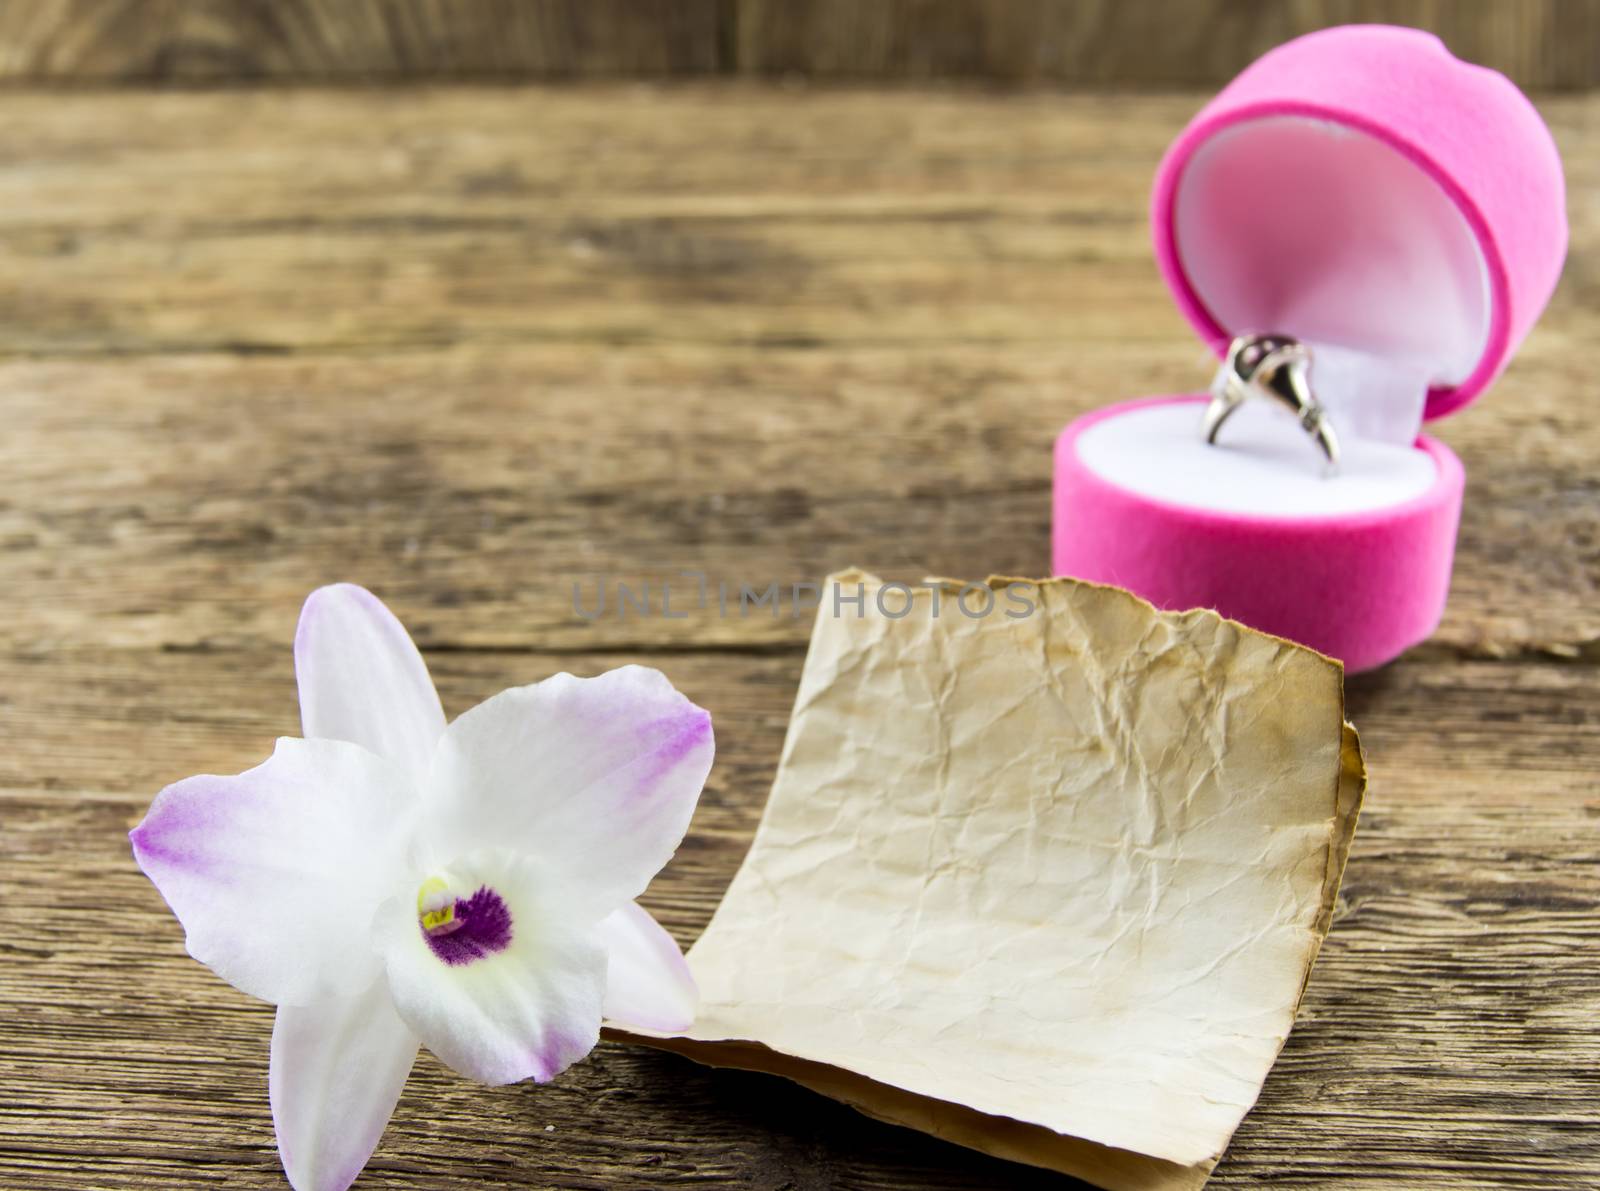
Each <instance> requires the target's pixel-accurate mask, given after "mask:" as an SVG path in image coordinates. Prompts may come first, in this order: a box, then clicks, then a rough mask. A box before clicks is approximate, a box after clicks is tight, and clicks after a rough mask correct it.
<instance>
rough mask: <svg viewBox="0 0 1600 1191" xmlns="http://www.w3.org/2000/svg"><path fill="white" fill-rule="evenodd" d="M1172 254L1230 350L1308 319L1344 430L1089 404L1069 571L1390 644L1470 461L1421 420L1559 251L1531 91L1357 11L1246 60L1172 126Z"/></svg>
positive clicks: (1444, 567) (1165, 269)
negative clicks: (1338, 458) (1324, 436)
mask: <svg viewBox="0 0 1600 1191" xmlns="http://www.w3.org/2000/svg"><path fill="white" fill-rule="evenodd" d="M1151 222H1152V231H1153V234H1154V238H1155V251H1156V259H1157V262H1158V263H1159V265H1160V268H1161V274H1162V277H1163V278H1164V279H1165V281H1166V283H1167V285H1168V286H1169V287H1170V289H1171V290H1172V292H1173V295H1174V297H1175V298H1176V300H1177V303H1178V306H1179V309H1180V310H1182V311H1183V313H1184V315H1185V316H1186V317H1187V318H1188V320H1189V322H1190V323H1191V324H1192V325H1193V326H1194V327H1195V329H1196V331H1198V332H1199V334H1200V337H1201V338H1202V339H1203V340H1204V341H1205V342H1206V343H1208V344H1209V345H1210V346H1211V347H1212V348H1213V349H1214V350H1215V351H1216V352H1217V354H1218V356H1219V357H1220V356H1222V355H1223V354H1225V353H1226V351H1227V348H1228V344H1229V342H1230V341H1231V340H1232V338H1233V337H1234V336H1236V335H1239V334H1244V333H1274V334H1287V335H1292V336H1295V337H1296V338H1298V339H1300V340H1302V341H1303V342H1305V343H1306V344H1308V345H1309V346H1310V348H1311V352H1312V365H1311V373H1310V383H1311V387H1312V390H1313V391H1314V393H1315V394H1316V395H1317V398H1318V400H1319V401H1320V402H1321V403H1322V405H1323V406H1324V407H1325V408H1326V410H1327V411H1328V415H1329V417H1330V418H1331V420H1332V422H1333V425H1334V427H1335V428H1336V430H1337V432H1338V434H1339V437H1340V442H1341V445H1342V447H1343V459H1342V462H1341V466H1340V469H1339V471H1338V473H1337V474H1334V475H1327V474H1325V472H1324V469H1323V468H1322V466H1321V462H1320V458H1319V456H1318V454H1317V451H1316V448H1315V445H1314V444H1313V443H1312V442H1311V440H1310V439H1309V438H1308V437H1306V435H1305V434H1304V432H1303V430H1302V429H1301V428H1300V427H1299V426H1298V425H1297V424H1296V422H1295V420H1294V418H1293V417H1292V416H1291V415H1289V414H1287V413H1286V412H1285V411H1282V410H1280V409H1277V408H1275V407H1273V406H1271V405H1270V404H1269V403H1265V402H1254V401H1252V402H1246V403H1245V405H1244V406H1243V407H1241V409H1240V410H1239V412H1238V414H1237V415H1235V416H1234V417H1233V418H1232V419H1231V420H1230V421H1229V422H1228V424H1227V426H1226V428H1225V429H1224V431H1223V433H1222V434H1221V435H1220V436H1219V440H1218V445H1216V446H1210V445H1207V444H1206V443H1204V442H1203V441H1202V437H1201V432H1200V417H1201V413H1202V411H1203V409H1204V405H1205V402H1206V400H1207V398H1206V396H1205V395H1203V394H1190V395H1184V396H1173V397H1157V398H1147V399H1144V400H1142V401H1135V402H1128V403H1124V404H1121V405H1116V406H1112V407H1110V408H1109V409H1104V410H1100V411H1097V412H1096V413H1093V414H1090V415H1088V416H1087V417H1084V418H1080V419H1078V420H1077V421H1075V422H1073V423H1072V424H1071V425H1069V426H1068V427H1067V428H1066V430H1065V431H1063V433H1062V435H1061V438H1060V440H1059V441H1058V443H1057V448H1056V493H1055V527H1054V536H1055V543H1054V545H1055V551H1054V553H1055V558H1054V563H1055V572H1056V573H1057V574H1065V575H1073V576H1076V577H1078V578H1085V579H1092V580H1096V581H1100V582H1106V583H1113V584H1116V585H1117V586H1121V587H1126V588H1129V589H1130V590H1132V591H1134V592H1136V593H1137V594H1139V595H1142V596H1144V597H1145V598H1146V599H1149V600H1150V601H1151V602H1152V603H1155V604H1156V605H1157V606H1159V607H1163V608H1173V609H1181V608H1191V607H1211V608H1215V609H1217V610H1218V611H1219V612H1221V613H1223V614H1224V615H1226V616H1230V617H1232V618H1234V619H1236V620H1240V621H1242V622H1244V623H1246V624H1249V625H1251V626H1253V627H1255V628H1258V629H1262V630H1264V631H1266V632H1269V633H1275V634H1277V635H1279V636H1282V637H1286V638H1289V639H1291V640H1294V641H1299V642H1301V643H1303V644H1306V645H1310V646H1312V647H1313V648H1315V649H1319V650H1321V651H1322V652H1324V653H1326V654H1329V655H1330V656H1333V657H1337V658H1340V659H1342V660H1343V661H1344V662H1345V663H1346V665H1347V666H1348V667H1349V668H1351V669H1364V668H1367V667H1370V666H1375V665H1378V664H1381V663H1382V662H1385V661H1388V660H1389V659H1390V658H1392V657H1394V656H1395V655H1397V654H1398V653H1400V652H1401V651H1402V650H1404V649H1406V648H1407V647H1409V646H1410V645H1413V644H1415V643H1416V642H1417V641H1420V640H1422V639H1423V638H1425V637H1427V636H1428V635H1429V634H1430V633H1431V632H1432V631H1433V630H1434V628H1435V627H1437V625H1438V622H1439V618H1440V616H1441V614H1442V613H1443V610H1444V601H1445V596H1446V593H1447V591H1448V588H1449V581H1450V569H1451V563H1452V561H1453V556H1454V550H1455V535H1456V526H1457V523H1458V521H1459V516H1460V509H1461V495H1462V486H1463V484H1462V480H1463V476H1462V471H1461V465H1460V462H1459V461H1458V460H1457V459H1456V457H1455V455H1454V454H1453V453H1452V452H1451V451H1450V450H1449V449H1448V448H1446V447H1445V446H1443V445H1442V444H1440V443H1438V442H1436V441H1434V440H1432V439H1430V438H1428V437H1427V436H1426V435H1423V434H1421V426H1422V423H1423V422H1424V421H1426V420H1430V419H1433V418H1436V417H1442V416H1443V415H1445V414H1448V413H1451V412H1453V411H1455V410H1457V409H1459V408H1460V407H1462V406H1464V405H1466V404H1467V403H1468V402H1470V401H1471V400H1472V399H1473V398H1474V397H1476V396H1477V395H1478V394H1479V393H1481V392H1482V391H1483V390H1484V389H1485V388H1486V387H1487V386H1488V385H1489V384H1490V383H1491V382H1492V381H1493V380H1494V378H1495V377H1496V376H1498V375H1499V373H1500V371H1501V370H1502V369H1503V368H1504V367H1505V365H1506V363H1507V362H1508V361H1509V360H1510V358H1511V356H1512V354H1513V353H1514V352H1515V350H1516V348H1517V346H1518V345H1519V344H1520V343H1521V342H1522V339H1523V337H1524V336H1525V335H1526V334H1527V332H1528V330H1529V329H1530V328H1531V327H1532V325H1533V323H1534V321H1535V320H1536V319H1537V318H1538V316H1539V314H1540V312H1541V311H1542V310H1543V309H1544V306H1545V303H1546V302H1547V301H1548V300H1549V297H1550V294H1551V291H1552V290H1553V289H1554V287H1555V283H1556V279H1557V277H1558V276H1559V274H1560V271H1561V264H1562V260H1563V259H1564V257H1565V254H1566V242H1567V222H1566V203H1565V191H1564V184H1563V180H1562V173H1561V162H1560V158H1559V156H1558V155H1557V152H1556V148H1555V144H1554V142H1553V141H1552V139H1551V137H1550V133H1549V130H1548V129H1547V128H1546V127H1545V125H1544V123H1543V121H1542V120H1541V119H1540V117H1539V115H1538V113H1537V112H1536V111H1535V110H1534V108H1533V105H1532V104H1530V103H1529V102H1528V100H1527V98H1526V97H1525V96H1524V95H1523V94H1522V93H1521V92H1520V91H1518V90H1517V88H1516V87H1515V86H1514V85H1513V84H1512V83H1510V82H1509V81H1508V80H1507V79H1506V78H1504V77H1503V76H1502V75H1499V74H1497V73H1495V72H1493V71H1491V70H1487V69H1485V68H1483V67H1479V66H1474V65H1471V64H1469V63H1465V62H1461V61H1459V60H1458V59H1456V58H1454V57H1452V56H1451V55H1450V53H1449V52H1448V51H1447V50H1446V49H1445V48H1444V46H1443V45H1442V44H1441V43H1440V42H1439V40H1438V39H1437V38H1435V37H1433V36H1432V35H1431V34H1427V33H1423V32H1420V31H1417V30H1414V29H1401V28H1393V27H1388V26H1377V25H1366V26H1362V25H1355V26H1346V27H1343V28H1336V29H1328V30H1324V31H1322V32H1319V33H1313V34H1310V35H1308V36H1306V37H1302V38H1299V39H1297V40H1295V41H1292V42H1289V43H1288V44H1286V45H1283V46H1280V47H1279V48H1277V49H1275V50H1273V51H1271V52H1270V53H1268V54H1266V55H1265V56H1264V57H1262V58H1260V59H1259V60H1257V61H1256V62H1255V63H1253V64H1252V65H1251V66H1250V67H1248V68H1247V69H1246V70H1245V71H1244V72H1243V73H1242V74H1241V75H1239V77H1238V78H1236V79H1235V80H1234V81H1233V82H1232V83H1230V84H1229V85H1228V87H1227V88H1226V89H1224V90H1223V91H1222V92H1221V93H1220V94H1219V95H1218V96H1217V97H1216V98H1215V99H1213V100H1212V101H1211V102H1210V103H1209V104H1207V105H1206V106H1205V108H1203V109H1202V110H1201V111H1200V113H1199V114H1198V115H1197V116H1196V117H1195V118H1194V119H1193V120H1192V121H1191V122H1190V123H1189V125H1188V127H1187V128H1185V129H1184V131H1183V132H1182V134H1180V135H1179V137H1178V139H1177V140H1176V141H1174V142H1173V144H1172V147H1171V148H1170V149H1169V150H1168V151H1167V154H1166V157H1165V158H1164V159H1163V160H1162V162H1161V165H1160V168H1159V169H1158V171H1157V174H1156V182H1155V191H1154V195H1153V198H1152V203H1151Z"/></svg>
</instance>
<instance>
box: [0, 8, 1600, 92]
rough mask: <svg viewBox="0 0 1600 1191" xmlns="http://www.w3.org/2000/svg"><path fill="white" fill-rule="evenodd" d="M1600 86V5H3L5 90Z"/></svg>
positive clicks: (1, 75)
mask: <svg viewBox="0 0 1600 1191" xmlns="http://www.w3.org/2000/svg"><path fill="white" fill-rule="evenodd" d="M1355 22H1385V23H1390V24H1399V25H1414V26H1416V27H1418V28H1423V29H1431V30H1433V31H1434V32H1436V33H1438V34H1440V35H1441V36H1442V37H1443V38H1444V40H1445V42H1446V43H1447V44H1448V45H1449V46H1450V47H1451V48H1452V49H1453V50H1454V51H1455V52H1456V53H1457V54H1459V55H1461V56H1463V57H1466V58H1468V59H1470V60H1472V61H1475V62H1481V63H1483V64H1485V65H1488V66H1492V67H1494V68H1495V69H1497V70H1500V71H1503V72H1505V73H1506V74H1508V75H1510V76H1511V77H1512V78H1513V79H1515V80H1517V82H1519V83H1520V84H1521V85H1522V86H1524V87H1528V88H1534V89H1540V90H1548V89H1556V88H1580V87H1588V86H1593V85H1595V84H1596V83H1597V82H1600V0H869V2H863V0H0V80H11V81H13V82H33V83H40V82H71V83H83V82H148V81H163V82H182V83H201V82H204V83H221V82H235V83H236V82H240V81H255V80H263V79H279V80H324V81H331V80H354V81H376V80H396V79H418V78H457V79H459V78H480V79H482V78H546V79H550V78H573V77H597V76H649V77H660V76H668V75H674V76H685V75H688V76H696V75H713V74H723V75H727V74H737V75H747V76H756V77H774V76H778V77H787V76H801V77H813V78H819V79H848V80H887V79H934V78H961V79H976V80H993V81H999V82H1006V83H1042V84H1053V85H1066V86H1085V85H1093V86H1119V87H1123V86H1128V87H1145V88H1149V87H1178V86H1204V85H1213V86H1214V85H1216V84H1218V83H1221V82H1223V81H1225V80H1227V79H1228V78H1231V77H1232V76H1233V75H1234V74H1236V73H1237V72H1238V71H1239V69H1240V68H1241V67H1243V66H1244V65H1246V64H1247V63H1248V62H1250V61H1251V60H1252V59H1254V58H1255V57H1257V56H1258V55H1259V54H1261V53H1262V52H1263V51H1264V50H1266V49H1269V48H1270V47H1271V46H1273V45H1276V44H1277V43H1279V42H1281V41H1285V40H1287V39H1289V38H1290V37H1294V36H1296V35H1298V34H1301V33H1305V32H1309V31H1310V30H1312V29H1318V28H1322V27H1324V26H1327V25H1337V24H1348V23H1355Z"/></svg>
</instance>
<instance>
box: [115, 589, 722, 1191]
mask: <svg viewBox="0 0 1600 1191" xmlns="http://www.w3.org/2000/svg"><path fill="white" fill-rule="evenodd" d="M294 656H295V673H296V677H297V679H298V683H299V688H300V717H301V723H302V726H303V729H304V731H305V737H304V738H303V739H300V738H288V737H286V738H283V739H281V740H279V741H278V743H277V748H276V749H275V750H274V751H273V754H272V756H271V757H270V758H269V759H268V760H266V761H265V762H263V763H262V764H260V765H258V766H256V767H255V768H254V769H251V770H249V771H247V772H245V773H241V774H238V775H237V776H234V777H209V776H203V777H191V778H187V779H185V780H183V781H181V782H177V783H176V784H174V785H171V786H168V787H167V788H166V789H165V790H163V791H161V793H160V794H159V795H158V796H157V797H156V799H155V802H154V803H153V804H152V805H151V807H150V812H149V814H148V815H146V816H145V819H144V821H143V822H142V823H140V824H139V826H138V827H136V828H135V829H134V830H133V832H132V835H131V839H132V841H133V852H134V856H135V858H136V859H137V860H138V862H139V866H140V867H141V868H142V869H143V870H144V871H145V873H146V875H147V876H149V878H150V879H151V880H152V881H153V882H155V885H156V888H157V889H159V890H160V891H161V895H162V896H163V897H164V898H166V901H167V904H168V905H169V906H171V908H172V911H173V913H174V914H176V915H177V917H178V919H179V920H180V921H181V922H182V924H183V927H184V930H185V933H186V936H187V945H188V949H189V954H190V955H192V956H194V958H196V959H198V960H199V961H200V962H201V963H204V964H207V965H208V966H210V967H211V968H212V970H213V971H215V972H216V973H217V975H219V976H221V977H222V978H223V979H224V980H226V981H227V982H228V983H230V984H232V985H233V986H234V987H235V988H238V989H240V990H241V991H243V992H246V993H249V994H251V995H252V996H256V997H260V998H262V999H263V1000H267V1001H271V1002H273V1003H275V1004H276V1005H277V1006H278V1014H277V1021H276V1024H275V1025H274V1027H273V1031H272V1054H271V1069H270V1076H269V1080H268V1087H269V1095H270V1099H271V1102H272V1117H273V1123H274V1125H275V1126H276V1129H277V1136H278V1152H279V1154H280V1155H281V1157H282V1159H283V1165H284V1169H285V1171H286V1172H287V1174H288V1176H289V1181H290V1183H291V1184H292V1185H293V1186H294V1187H295V1188H297V1189H298V1191H343V1189H344V1188H345V1187H348V1186H349V1185H350V1183H351V1182H352V1181H354V1179H355V1177H356V1175H357V1174H359V1173H360V1171H361V1168H362V1167H363V1166H365V1165H366V1162H367V1159H368V1158H369V1157H370V1156H371V1154H372V1151H373V1150H374V1149H375V1148H376V1146H377V1144H378V1139H379V1137H380V1136H382V1134H383V1130H384V1127H385V1126H386V1125H387V1124H388V1121H389V1117H390V1115H391V1114H392V1113H393V1112H394V1107H395V1104H396V1102H397V1101H398V1100H399V1098H400V1091H401V1088H402V1087H403V1086H404V1084H405V1081H406V1078H407V1075H408V1074H409V1073H410V1070H411V1066H412V1062H413V1060H414V1059H415V1058H416V1054H417V1048H418V1046H419V1045H425V1046H427V1048H428V1049H429V1050H431V1051H432V1052H433V1053H434V1054H435V1055H437V1056H438V1057H439V1058H440V1059H442V1060H443V1061H444V1062H445V1063H446V1064H448V1065H449V1066H450V1067H452V1068H454V1069H455V1070H457V1071H459V1072H461V1073H462V1074H464V1075H467V1076H470V1077H471V1078H473V1079H477V1080H481V1081H482V1082H484V1083H487V1084H508V1083H513V1082H516V1081H518V1080H525V1079H532V1080H536V1081H538V1082H541V1083H542V1082H544V1081H546V1080H549V1079H551V1078H553V1077H554V1076H555V1075H556V1074H557V1073H559V1072H561V1071H562V1070H564V1069H565V1068H567V1067H568V1066H570V1065H571V1064H572V1063H574V1062H576V1061H577V1060H579V1059H581V1058H583V1057H584V1056H585V1055H586V1054H588V1053H589V1051H590V1050H592V1049H593V1047H594V1045H595V1043H596V1042H597V1041H598V1039H599V1032H600V1022H601V1018H602V1016H604V1017H605V1018H608V1019H611V1020H614V1021H616V1022H618V1023H620V1024H625V1025H635V1026H641V1027H644V1028H647V1029H654V1030H658V1031H678V1030H682V1029H685V1028H687V1026H688V1025H689V1023H690V1021H691V1020H692V1018H693V1015H694V1004H695V989H694V982H693V980H692V979H691V977H690V975H689V970H688V967H687V965H686V964H685V963H684V959H683V955H682V953H681V952H680V951H679V950H678V946H677V944H676V943H674V942H673V940H672V937H671V936H670V935H669V934H667V932H666V931H664V930H663V929H662V928H661V927H660V926H659V925H658V924H657V923H656V921H655V920H654V919H653V918H651V916H650V915H649V914H648V913H647V912H645V911H644V910H643V909H641V908H640V907H639V906H638V905H636V904H635V903H634V902H633V900H632V899H633V898H635V897H636V896H638V894H639V893H641V892H642V891H643V890H644V888H645V886H646V885H647V884H648V883H649V882H650V879H651V878H652V877H653V876H655V874H656V873H657V872H658V871H659V870H660V869H661V867H662V866H663V865H664V864H665V863H666V862H667V860H668V859H669V858H670V857H671V856H672V854H673V852H674V850H675V849H676V848H677V846H678V843H679V841H681V840H682V838H683V834H684V832H685V830H686V829H687V828H688V824H689V817H690V815H691V814H692V813H693V811H694V807H695V803H696V801H697V800H698V798H699V796H700V789H701V786H702V785H703V783H704V782H705V778H706V774H707V772H708V771H709V770H710V768H711V755H712V739H711V718H710V716H709V715H708V714H707V713H706V712H705V711H703V710H701V709H700V708H699V707H696V706H695V705H694V704H693V703H691V702H689V700H687V699H686V698H684V697H683V696H682V695H681V694H679V693H678V692H677V691H676V690H674V689H673V687H672V685H671V683H669V682H668V681H667V679H666V678H665V677H664V676H663V675H662V674H660V673H658V672H657V671H655V670H647V669H644V668H642V667H639V666H625V667H623V668H622V669H619V670H613V671H611V672H610V673H607V674H602V675H601V676H599V677H598V678H574V677H572V676H571V675H570V674H557V675H555V676H554V677H552V678H547V679H545V680H544V681H543V682H540V683H536V684H534V685H532V686H523V687H514V688H512V689H511V690H507V691H502V692H501V693H500V694H498V695H495V696H494V697H493V698H491V699H488V700H486V701H485V702H483V703H480V704H479V705H478V706H476V707H474V708H473V709H472V710H470V711H468V712H466V713H465V714H464V715H462V716H460V717H459V718H458V719H456V720H455V721H454V722H452V723H450V724H448V725H446V723H445V718H444V712H443V710H442V709H441V707H440V704H439V696H438V694H437V693H436V692H435V690H434V687H433V682H432V680H431V679H430V678H429V676H428V669H427V666H426V665H425V664H424V662H423V660H422V655H421V654H420V653H419V652H418V651H417V648H416V646H415V645H414V644H413V643H412V641H411V638H410V637H409V636H408V635H407V633H406V631H405V629H404V628H403V627H402V626H401V624H400V622H399V621H398V620H397V619H395V617H394V615H393V614H392V613H391V612H390V611H389V610H388V609H387V608H385V607H384V606H383V604H382V603H380V602H379V601H378V599H377V598H376V597H375V596H373V595H372V594H371V593H370V592H368V591H366V590H364V589H362V588H359V587H354V586H351V585H348V584H340V585H337V586H334V587H324V588H321V589H320V590H318V591H315V592H313V593H312V594H311V596H310V598H309V599H307V600H306V604H305V608H304V610H303V611H302V612H301V615H300V625H299V629H298V631H297V632H296V634H295V642H294Z"/></svg>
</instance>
